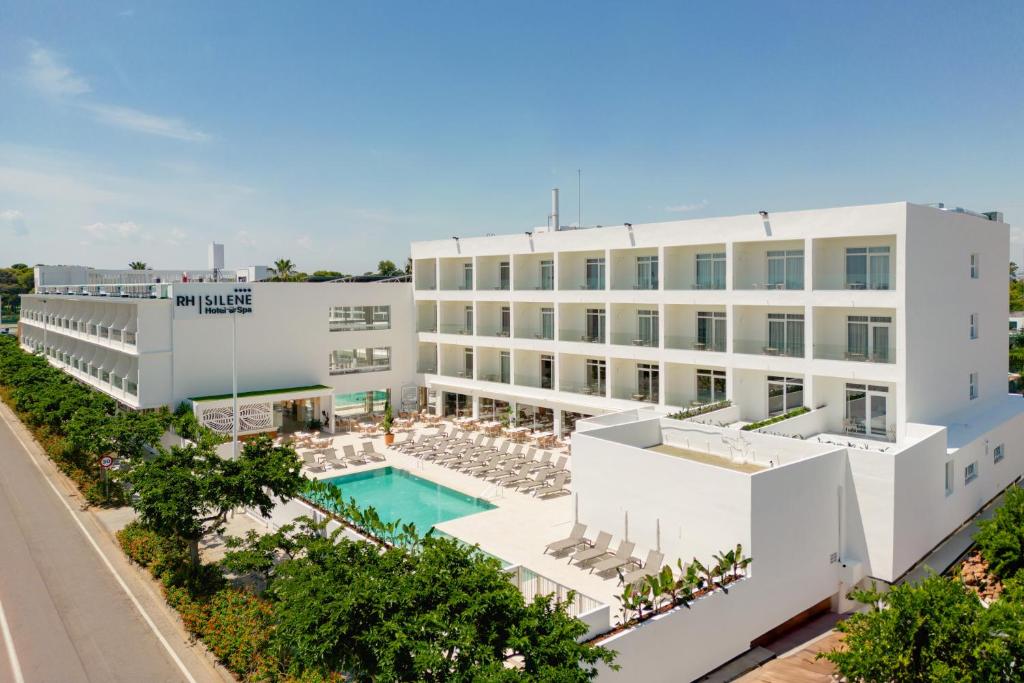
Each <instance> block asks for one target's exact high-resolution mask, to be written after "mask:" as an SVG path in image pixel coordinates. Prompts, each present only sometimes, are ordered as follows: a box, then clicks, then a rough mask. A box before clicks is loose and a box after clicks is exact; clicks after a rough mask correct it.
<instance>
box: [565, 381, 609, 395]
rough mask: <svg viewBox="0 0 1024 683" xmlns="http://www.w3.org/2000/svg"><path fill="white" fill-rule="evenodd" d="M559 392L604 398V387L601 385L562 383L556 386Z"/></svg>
mask: <svg viewBox="0 0 1024 683" xmlns="http://www.w3.org/2000/svg"><path fill="white" fill-rule="evenodd" d="M558 388H559V390H560V391H568V392H569V393H571V394H583V395H584V396H604V395H605V393H606V391H605V389H606V386H605V385H603V384H573V383H571V382H562V383H561V384H559V385H558Z"/></svg>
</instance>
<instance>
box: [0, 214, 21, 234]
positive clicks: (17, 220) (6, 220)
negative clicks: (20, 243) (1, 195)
mask: <svg viewBox="0 0 1024 683" xmlns="http://www.w3.org/2000/svg"><path fill="white" fill-rule="evenodd" d="M0 223H3V224H5V225H7V226H8V227H10V229H11V231H12V232H13V233H14V234H15V236H17V237H24V236H25V235H27V234H28V226H27V225H26V224H25V214H23V213H22V212H21V211H18V210H17V209H6V210H4V211H0Z"/></svg>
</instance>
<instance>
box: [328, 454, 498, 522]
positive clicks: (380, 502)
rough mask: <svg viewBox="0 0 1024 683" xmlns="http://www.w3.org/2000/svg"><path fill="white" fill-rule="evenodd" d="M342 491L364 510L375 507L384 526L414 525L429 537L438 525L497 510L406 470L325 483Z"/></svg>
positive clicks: (383, 469) (383, 470) (382, 470)
mask: <svg viewBox="0 0 1024 683" xmlns="http://www.w3.org/2000/svg"><path fill="white" fill-rule="evenodd" d="M324 483H326V484H330V485H331V486H334V487H335V488H338V489H340V490H341V494H342V496H344V498H345V500H348V499H349V498H354V499H355V501H356V504H357V505H358V506H359V507H360V508H364V509H365V508H367V507H370V506H373V507H374V509H376V510H377V514H378V515H380V518H381V520H382V521H384V522H393V521H395V520H398V519H400V520H402V523H403V524H408V523H409V522H412V523H414V524H415V525H416V530H417V531H418V532H419V533H421V534H425V533H426V532H427V530H429V529H430V528H431V527H432V526H434V525H435V524H440V523H441V522H447V521H448V520H450V519H457V518H459V517H465V516H467V515H472V514H476V513H477V512H484V511H485V510H493V509H494V507H495V506H494V505H491V504H490V503H488V502H487V501H486V500H481V499H480V498H474V497H473V496H467V495H466V494H464V493H459V492H458V491H454V490H452V489H450V488H448V487H447V486H441V485H440V484H435V483H434V482H432V481H427V480H426V479H421V478H420V477H417V476H415V475H413V474H410V473H408V472H406V471H405V470H401V469H396V468H394V467H381V468H379V469H375V470H368V471H366V472H359V473H357V474H346V475H342V476H340V477H333V478H331V479H325V480H324Z"/></svg>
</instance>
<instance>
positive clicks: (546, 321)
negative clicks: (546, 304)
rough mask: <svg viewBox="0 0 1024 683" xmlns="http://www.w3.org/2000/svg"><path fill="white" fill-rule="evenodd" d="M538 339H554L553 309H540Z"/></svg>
mask: <svg viewBox="0 0 1024 683" xmlns="http://www.w3.org/2000/svg"><path fill="white" fill-rule="evenodd" d="M540 338H541V339H554V338H555V309H553V308H542V309H540Z"/></svg>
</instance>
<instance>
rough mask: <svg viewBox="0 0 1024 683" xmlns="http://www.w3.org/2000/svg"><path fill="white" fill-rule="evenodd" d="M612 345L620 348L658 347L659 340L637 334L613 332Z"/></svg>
mask: <svg viewBox="0 0 1024 683" xmlns="http://www.w3.org/2000/svg"><path fill="white" fill-rule="evenodd" d="M611 340H612V344H617V345H619V346H653V347H656V346H658V338H657V337H651V336H650V335H643V334H637V333H636V332H612V334H611Z"/></svg>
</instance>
